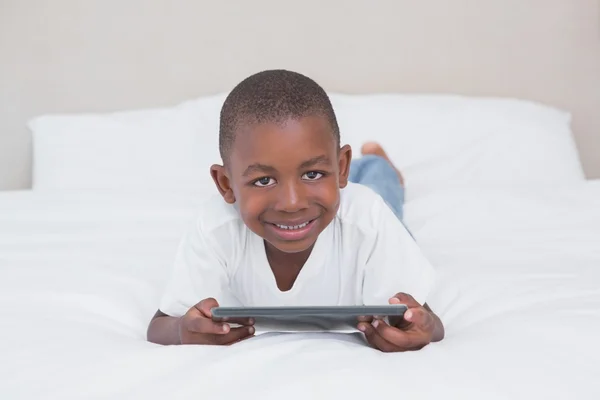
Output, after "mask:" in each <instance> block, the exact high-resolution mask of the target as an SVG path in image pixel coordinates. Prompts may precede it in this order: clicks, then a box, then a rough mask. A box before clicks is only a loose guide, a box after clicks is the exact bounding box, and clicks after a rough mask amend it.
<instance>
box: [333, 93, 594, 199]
mask: <svg viewBox="0 0 600 400" xmlns="http://www.w3.org/2000/svg"><path fill="white" fill-rule="evenodd" d="M330 97H331V101H332V103H333V106H334V109H335V112H336V115H337V118H338V123H339V125H340V130H341V138H342V143H348V144H350V145H351V146H352V147H353V151H354V157H359V156H360V154H359V153H360V146H361V145H362V144H363V143H364V142H365V141H369V140H374V141H378V142H380V143H381V144H382V145H383V146H384V149H385V150H386V151H387V153H388V155H389V156H390V158H391V159H392V161H393V162H394V163H395V164H396V165H397V166H398V167H399V168H400V169H401V171H402V172H403V174H404V175H405V177H406V184H407V197H408V199H410V198H414V197H416V196H420V195H422V194H425V193H427V192H429V191H431V190H435V189H438V188H443V187H446V186H456V185H466V186H490V185H515V184H517V185H522V184H531V183H544V184H545V183H550V184H552V183H555V182H574V181H583V180H585V176H584V173H583V170H582V166H581V164H580V160H579V155H578V153H577V149H576V146H575V142H574V139H573V136H572V132H571V128H570V121H571V117H570V115H569V114H568V113H566V112H564V111H561V110H557V109H554V108H551V107H547V106H543V105H540V104H536V103H532V102H527V101H519V100H513V99H496V98H473V97H461V96H444V95H396V94H379V95H345V94H331V95H330Z"/></svg>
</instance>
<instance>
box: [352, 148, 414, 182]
mask: <svg viewBox="0 0 600 400" xmlns="http://www.w3.org/2000/svg"><path fill="white" fill-rule="evenodd" d="M360 152H361V154H362V155H363V156H365V155H367V154H372V155H375V156H379V157H381V158H383V159H385V160H386V161H387V162H388V163H390V165H391V166H392V167H393V168H394V169H395V170H396V173H397V174H398V179H400V184H401V185H402V186H404V177H403V176H402V174H401V173H400V170H399V169H398V168H396V167H395V166H394V164H392V161H391V160H390V158H389V157H388V155H387V154H386V152H385V151H384V150H383V147H381V145H380V144H379V143H377V142H367V143H365V144H363V145H362V147H361V148H360Z"/></svg>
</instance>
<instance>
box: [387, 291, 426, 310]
mask: <svg viewBox="0 0 600 400" xmlns="http://www.w3.org/2000/svg"><path fill="white" fill-rule="evenodd" d="M389 303H390V304H406V306H407V307H408V308H414V307H421V304H419V302H418V301H416V300H415V299H414V297H412V296H411V295H410V294H406V293H402V292H400V293H396V294H395V295H394V296H392V297H391V298H390V299H389Z"/></svg>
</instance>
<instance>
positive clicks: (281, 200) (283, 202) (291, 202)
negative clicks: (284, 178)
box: [275, 183, 308, 213]
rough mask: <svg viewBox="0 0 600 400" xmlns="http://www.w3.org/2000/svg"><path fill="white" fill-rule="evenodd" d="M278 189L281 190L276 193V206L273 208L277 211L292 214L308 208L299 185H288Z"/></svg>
mask: <svg viewBox="0 0 600 400" xmlns="http://www.w3.org/2000/svg"><path fill="white" fill-rule="evenodd" d="M280 187H281V190H280V191H279V193H277V204H276V206H275V209H276V210H277V211H282V212H287V213H293V212H297V211H300V210H303V209H305V208H307V207H308V202H307V200H306V194H305V193H304V190H303V187H302V185H301V184H300V185H298V184H296V183H290V184H287V185H281V186H280Z"/></svg>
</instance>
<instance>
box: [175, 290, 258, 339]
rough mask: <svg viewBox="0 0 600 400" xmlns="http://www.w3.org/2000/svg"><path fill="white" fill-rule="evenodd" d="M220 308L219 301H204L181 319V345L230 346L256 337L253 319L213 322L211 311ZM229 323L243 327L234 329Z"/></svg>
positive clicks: (210, 299)
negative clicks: (253, 336)
mask: <svg viewBox="0 0 600 400" xmlns="http://www.w3.org/2000/svg"><path fill="white" fill-rule="evenodd" d="M218 306H219V303H218V302H217V300H215V299H213V298H208V299H204V300H202V301H201V302H200V303H198V304H196V305H195V306H194V307H192V308H190V309H189V310H188V311H187V312H186V313H185V315H184V316H182V317H181V318H180V319H179V339H180V341H181V344H216V345H228V344H232V343H235V342H238V341H240V340H243V339H246V338H248V337H250V336H252V335H254V327H253V326H252V325H253V324H254V321H253V320H251V319H243V320H237V319H236V320H233V319H226V320H223V321H222V322H221V321H219V322H216V321H213V319H212V314H211V312H210V310H211V309H212V308H213V307H218ZM227 322H231V323H234V324H238V325H242V326H240V327H235V328H232V327H231V326H230V325H229V324H228V323H227Z"/></svg>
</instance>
